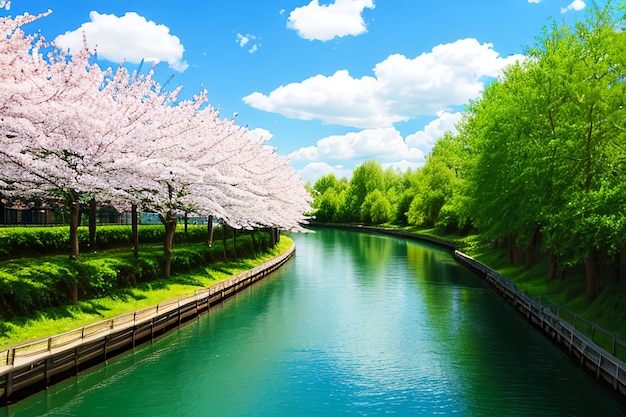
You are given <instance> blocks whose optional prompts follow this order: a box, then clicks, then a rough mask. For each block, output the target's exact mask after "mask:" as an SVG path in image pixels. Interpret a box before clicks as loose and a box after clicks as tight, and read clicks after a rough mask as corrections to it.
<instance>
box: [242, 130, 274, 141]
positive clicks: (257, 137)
mask: <svg viewBox="0 0 626 417" xmlns="http://www.w3.org/2000/svg"><path fill="white" fill-rule="evenodd" d="M248 137H249V138H250V139H252V140H254V141H259V142H267V141H268V140H270V139H272V138H273V137H274V135H272V133H270V131H269V130H267V129H263V128H260V127H257V128H255V129H250V130H248Z"/></svg>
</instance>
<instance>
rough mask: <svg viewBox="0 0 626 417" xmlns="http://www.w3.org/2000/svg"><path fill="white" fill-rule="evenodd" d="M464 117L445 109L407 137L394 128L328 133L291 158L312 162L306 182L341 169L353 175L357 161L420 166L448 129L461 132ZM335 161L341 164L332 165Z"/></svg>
mask: <svg viewBox="0 0 626 417" xmlns="http://www.w3.org/2000/svg"><path fill="white" fill-rule="evenodd" d="M460 119H461V113H447V112H441V113H440V114H439V115H438V118H436V119H434V120H433V121H431V122H430V123H428V124H427V125H426V127H425V128H424V130H423V131H419V132H415V133H413V134H411V135H408V136H407V137H406V138H405V139H403V138H402V135H401V134H400V132H398V131H397V130H396V129H395V128H394V127H389V128H380V129H365V130H362V131H358V132H350V133H347V134H345V135H334V136H328V137H325V138H323V139H321V140H319V141H318V142H317V143H316V144H315V146H308V147H304V148H300V149H298V150H296V151H294V152H292V153H291V154H290V155H289V157H290V159H291V161H292V163H295V164H298V163H308V164H307V165H306V166H305V168H304V169H302V170H301V171H299V173H300V176H301V177H302V178H303V179H305V181H311V182H312V183H313V182H315V180H317V178H319V177H321V176H323V175H326V174H328V173H330V172H333V173H335V175H337V172H338V171H341V172H342V175H341V176H343V177H347V178H349V177H350V176H351V172H352V169H353V168H354V167H347V166H346V165H347V164H354V163H355V161H366V160H371V159H376V160H377V161H378V162H380V164H381V165H382V167H383V168H384V169H387V168H389V167H392V168H394V169H399V170H401V171H406V170H407V169H408V168H412V169H417V168H419V167H421V166H423V165H424V162H425V155H428V154H429V153H430V151H431V150H432V147H433V145H434V143H435V142H436V141H437V139H439V138H440V137H442V136H443V135H444V133H445V132H447V131H450V132H452V133H453V134H456V133H457V131H456V128H455V125H456V123H457V122H458V121H459V120H460ZM324 161H326V162H324ZM333 161H334V162H336V163H337V164H341V165H335V166H331V165H329V163H333ZM346 172H347V173H348V174H347V175H346Z"/></svg>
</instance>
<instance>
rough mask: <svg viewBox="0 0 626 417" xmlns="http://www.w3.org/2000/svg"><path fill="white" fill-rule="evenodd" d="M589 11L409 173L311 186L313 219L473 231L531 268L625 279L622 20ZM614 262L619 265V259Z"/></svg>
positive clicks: (491, 90) (498, 86) (592, 288)
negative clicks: (545, 263)
mask: <svg viewBox="0 0 626 417" xmlns="http://www.w3.org/2000/svg"><path fill="white" fill-rule="evenodd" d="M619 4H620V7H619V8H617V9H615V8H613V7H612V5H611V2H610V1H609V2H608V3H607V4H606V5H605V6H604V7H603V8H599V7H598V6H597V5H594V6H593V7H591V8H590V11H589V12H588V15H587V18H586V19H585V20H584V21H580V22H577V23H576V24H575V25H573V26H567V25H566V24H563V25H561V26H559V25H557V24H555V23H554V22H551V24H550V25H548V26H547V27H546V28H545V29H544V31H543V32H542V33H541V35H540V36H539V37H538V38H537V39H538V40H537V44H536V45H535V46H533V47H531V48H528V51H527V56H528V59H526V60H524V61H523V62H518V63H516V64H515V65H512V66H510V67H508V68H506V69H505V71H504V73H503V75H502V76H501V77H500V78H498V79H497V80H496V81H494V82H492V83H491V84H489V85H488V86H487V87H486V88H485V90H484V92H483V93H482V95H481V97H479V98H478V99H476V100H474V101H472V102H470V103H468V105H467V107H466V112H465V113H464V116H463V119H462V121H461V123H459V124H458V126H457V131H458V133H456V134H450V133H447V134H444V135H443V137H441V138H439V139H438V141H437V142H436V144H435V146H434V147H433V149H432V152H431V154H430V155H428V156H427V158H426V162H425V164H424V166H423V167H421V168H420V169H418V170H416V171H415V172H412V171H408V172H406V173H397V172H393V171H386V172H383V170H382V168H381V166H380V164H378V163H377V162H376V161H369V162H366V163H364V164H363V165H361V166H359V167H357V168H356V169H355V171H354V173H353V177H352V179H351V180H350V182H349V183H348V187H347V188H340V187H339V186H338V183H339V181H337V180H336V178H334V177H332V178H331V177H328V178H323V179H320V180H319V181H318V183H316V187H314V191H315V190H317V194H315V193H314V199H315V201H314V206H315V207H316V208H317V210H318V212H317V214H318V219H319V220H321V221H333V222H357V221H360V222H364V223H369V224H380V223H392V224H396V225H402V226H406V225H408V226H417V227H422V228H431V227H442V228H444V230H446V231H448V232H457V231H462V230H464V231H468V230H471V229H473V228H475V229H477V230H478V231H480V235H481V237H482V238H483V239H485V240H487V241H491V242H495V243H496V244H505V243H506V244H507V245H508V249H509V253H510V260H512V261H513V262H514V263H520V262H522V261H523V260H525V261H526V265H527V266H530V265H531V264H532V263H533V262H534V259H536V258H537V256H538V255H539V254H540V253H541V252H543V253H546V254H548V253H549V254H550V256H551V261H550V262H551V263H550V272H549V274H550V277H551V278H554V276H555V275H556V270H557V269H558V268H559V267H560V268H562V269H564V268H570V267H573V266H580V265H585V268H584V270H585V273H586V285H587V291H588V294H587V295H588V298H589V299H593V298H594V297H595V296H596V295H597V294H598V288H597V284H596V283H597V282H599V281H597V280H596V278H595V275H596V274H598V273H603V274H608V275H609V276H612V277H613V279H617V278H619V279H622V280H626V261H624V260H623V259H626V209H625V208H624V207H625V204H624V202H626V83H625V82H624V80H626V32H625V31H624V30H623V28H624V27H625V26H626V17H625V16H624V15H622V14H620V13H623V11H624V5H623V2H620V3H619ZM620 258H621V259H622V260H620Z"/></svg>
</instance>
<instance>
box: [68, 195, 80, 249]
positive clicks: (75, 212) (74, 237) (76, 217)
mask: <svg viewBox="0 0 626 417" xmlns="http://www.w3.org/2000/svg"><path fill="white" fill-rule="evenodd" d="M68 206H69V208H70V249H71V253H70V258H72V259H78V256H79V255H80V246H79V245H78V225H79V224H80V204H79V203H78V201H77V199H75V200H68Z"/></svg>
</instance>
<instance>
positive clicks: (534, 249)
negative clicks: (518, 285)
mask: <svg viewBox="0 0 626 417" xmlns="http://www.w3.org/2000/svg"><path fill="white" fill-rule="evenodd" d="M539 239H540V234H539V228H538V227H537V228H535V231H534V232H533V238H532V240H531V242H530V245H529V246H528V248H527V249H526V267H527V268H530V267H532V266H533V265H534V264H535V260H536V259H537V253H538V252H539V250H538V248H539Z"/></svg>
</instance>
